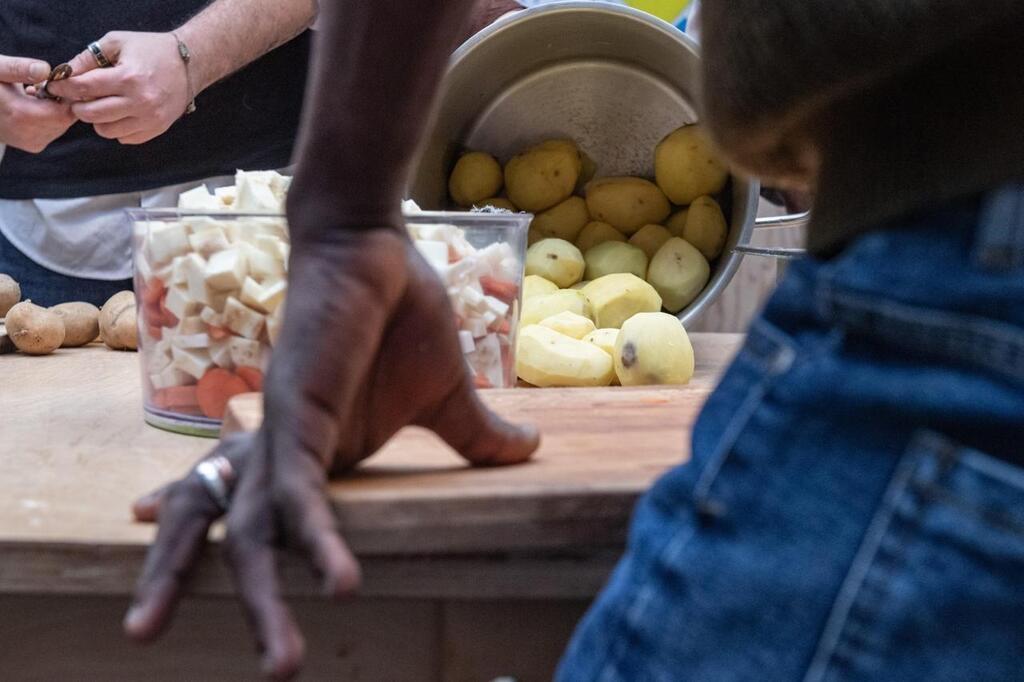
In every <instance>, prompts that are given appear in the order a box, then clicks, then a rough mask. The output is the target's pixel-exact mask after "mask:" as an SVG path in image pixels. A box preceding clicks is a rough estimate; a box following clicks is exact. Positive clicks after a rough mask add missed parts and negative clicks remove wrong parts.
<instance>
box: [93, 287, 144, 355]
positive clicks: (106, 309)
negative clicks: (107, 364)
mask: <svg viewBox="0 0 1024 682" xmlns="http://www.w3.org/2000/svg"><path fill="white" fill-rule="evenodd" d="M100 338H101V339H102V340H103V343H105V344H107V347H108V348H110V349H111V350H137V349H138V347H139V328H138V324H137V317H136V313H135V293H134V292H131V291H121V292H118V293H116V294H114V295H113V296H111V297H110V300H108V301H107V302H106V303H104V304H103V309H102V310H100Z"/></svg>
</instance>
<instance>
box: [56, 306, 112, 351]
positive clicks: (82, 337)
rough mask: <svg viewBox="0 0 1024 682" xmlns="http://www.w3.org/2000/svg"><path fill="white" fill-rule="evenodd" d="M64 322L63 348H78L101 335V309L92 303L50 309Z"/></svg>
mask: <svg viewBox="0 0 1024 682" xmlns="http://www.w3.org/2000/svg"><path fill="white" fill-rule="evenodd" d="M50 310H52V311H53V312H55V313H57V315H59V316H60V319H62V320H63V321H64V343H63V344H61V348H78V347H80V346H84V345H86V344H89V343H92V342H93V341H95V340H96V338H97V337H99V335H100V309H99V308H97V307H96V306H94V305H92V304H91V303H61V304H60V305H55V306H53V307H52V308H50Z"/></svg>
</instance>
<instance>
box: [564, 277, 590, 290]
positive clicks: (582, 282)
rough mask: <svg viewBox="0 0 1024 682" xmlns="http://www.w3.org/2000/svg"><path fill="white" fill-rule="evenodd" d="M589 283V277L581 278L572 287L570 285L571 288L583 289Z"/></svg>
mask: <svg viewBox="0 0 1024 682" xmlns="http://www.w3.org/2000/svg"><path fill="white" fill-rule="evenodd" d="M588 284H590V280H588V279H581V280H580V281H579V282H576V284H573V285H572V286H571V287H569V288H570V289H583V288H585V287H586V286H587V285H588Z"/></svg>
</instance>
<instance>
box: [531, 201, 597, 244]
mask: <svg viewBox="0 0 1024 682" xmlns="http://www.w3.org/2000/svg"><path fill="white" fill-rule="evenodd" d="M588 222H590V213H588V212H587V202H585V201H584V200H583V199H581V198H580V197H569V198H568V199H566V200H565V201H563V202H562V203H560V204H556V205H555V206H552V207H551V208H549V209H548V210H546V211H543V212H541V213H538V214H537V215H536V216H535V217H534V219H533V222H532V223H530V229H531V230H537V231H538V232H539V233H541V234H542V235H544V236H546V237H553V238H555V239H564V240H565V241H567V242H574V241H576V237H578V236H579V234H580V231H581V230H582V229H583V226H584V225H586V224H587V223H588Z"/></svg>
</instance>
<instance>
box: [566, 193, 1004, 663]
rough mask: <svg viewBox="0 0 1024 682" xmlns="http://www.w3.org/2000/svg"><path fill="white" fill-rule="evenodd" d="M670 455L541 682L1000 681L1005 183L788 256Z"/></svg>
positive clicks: (1002, 658) (1002, 595)
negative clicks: (683, 451)
mask: <svg viewBox="0 0 1024 682" xmlns="http://www.w3.org/2000/svg"><path fill="white" fill-rule="evenodd" d="M891 228H898V229H891ZM692 453H693V454H692V460H691V461H690V462H689V463H688V464H686V465H684V466H681V467H679V468H677V469H675V470H673V471H671V472H670V473H668V474H667V475H666V476H665V477H664V478H663V479H662V480H660V481H659V482H658V483H657V484H656V485H655V487H654V488H653V489H652V490H651V491H650V492H649V493H648V494H647V495H646V496H645V497H644V498H643V499H642V501H641V502H640V504H639V506H638V507H637V509H636V512H635V515H634V520H633V525H632V530H631V534H630V539H629V544H628V549H627V552H626V554H625V556H624V557H623V559H622V561H621V563H620V564H619V566H618V568H617V569H616V570H615V572H614V574H613V576H612V577H611V579H610V582H609V583H608V585H607V586H606V587H605V589H604V591H603V593H602V594H601V595H600V597H599V598H598V600H597V602H596V603H595V605H594V606H593V608H592V610H591V611H590V613H589V614H588V615H587V617H586V618H585V619H584V621H583V622H582V624H581V625H580V627H579V630H578V631H577V633H576V635H575V637H574V639H573V642H572V644H571V645H570V648H569V650H568V652H567V654H566V657H565V659H564V661H563V662H562V665H561V668H560V670H559V679H560V680H563V681H576V680H581V681H587V682H616V681H619V680H630V681H633V680H637V681H640V680H642V681H647V680H650V681H660V680H664V681H672V682H674V681H677V680H678V681H689V680H708V681H713V682H728V681H731V680H743V681H746V680H758V681H760V680H773V681H774V680H783V681H788V680H796V681H800V680H806V681H813V682H819V681H833V680H893V681H896V680H899V681H901V682H903V681H911V680H927V681H928V682H947V681H948V682H953V681H957V682H960V681H964V680H970V681H972V682H974V681H978V680H1024V469H1022V468H1020V465H1021V464H1022V463H1024V187H1021V186H1017V187H1008V188H1005V189H1003V190H1002V191H1000V192H995V193H993V194H991V195H988V196H985V197H980V198H978V199H974V200H969V201H962V202H958V203H955V204H951V205H948V206H945V207H943V208H942V209H941V210H935V211H933V212H930V213H928V214H926V215H920V216H917V217H916V218H913V219H911V220H905V221H902V224H900V225H898V226H896V225H888V226H883V229H879V230H878V231H877V232H872V233H869V234H867V235H865V236H863V237H861V238H860V239H859V240H858V241H856V242H855V243H854V244H852V245H851V246H850V247H849V248H848V249H847V250H846V251H844V252H843V254H842V255H840V256H839V257H838V258H836V259H833V260H830V261H815V260H807V261H803V262H800V263H797V264H794V265H793V266H792V267H791V268H790V271H789V273H788V274H787V276H786V278H785V279H784V280H783V282H782V283H781V285H780V287H779V289H778V291H777V292H776V293H775V295H774V296H773V298H772V299H771V301H770V302H769V304H768V305H767V307H766V309H765V311H764V312H763V314H762V315H761V317H760V318H759V319H758V321H757V322H756V323H755V324H754V325H753V328H752V329H751V331H750V335H749V337H748V339H747V342H746V344H745V346H744V348H743V349H742V351H741V352H740V354H739V355H738V357H737V358H736V359H735V361H734V362H733V364H732V365H731V367H730V368H729V370H728V371H727V373H726V374H725V375H724V377H723V379H722V381H721V384H720V385H719V387H718V389H717V390H716V391H715V392H714V394H713V395H712V396H711V397H710V399H709V401H708V403H707V405H706V407H705V408H704V410H703V413H702V414H701V416H700V419H699V420H698V423H697V424H696V426H695V428H694V432H693V448H692Z"/></svg>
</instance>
